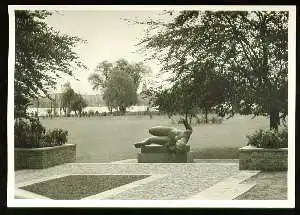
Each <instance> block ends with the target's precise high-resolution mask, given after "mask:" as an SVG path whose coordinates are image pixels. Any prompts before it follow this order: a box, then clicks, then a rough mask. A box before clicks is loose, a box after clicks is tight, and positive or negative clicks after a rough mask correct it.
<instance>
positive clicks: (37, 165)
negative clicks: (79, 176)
mask: <svg viewBox="0 0 300 215" xmlns="http://www.w3.org/2000/svg"><path fill="white" fill-rule="evenodd" d="M14 157H15V159H14V160H15V169H16V170H18V169H44V168H48V167H52V166H55V165H60V164H63V163H72V162H75V161H76V145H75V144H64V145H61V146H54V147H45V148H15V155H14Z"/></svg>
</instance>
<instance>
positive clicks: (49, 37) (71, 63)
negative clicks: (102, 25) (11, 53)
mask: <svg viewBox="0 0 300 215" xmlns="http://www.w3.org/2000/svg"><path fill="white" fill-rule="evenodd" d="M50 15H51V13H50V12H48V11H37V10H36V11H29V10H16V11H15V48H16V52H15V53H16V56H15V80H14V85H15V113H16V114H15V117H16V118H18V117H24V116H26V109H27V107H28V105H29V103H30V99H33V98H37V97H38V96H41V95H42V96H49V94H48V90H49V89H50V88H52V87H53V86H55V85H56V79H57V78H60V77H61V76H62V75H63V74H67V75H70V76H72V75H73V72H72V70H74V69H75V68H85V66H84V65H83V64H82V63H81V62H80V61H79V56H78V55H77V54H76V53H75V52H74V51H73V48H74V47H75V46H76V45H77V44H78V43H80V42H83V40H81V39H80V38H78V37H72V36H68V35H65V34H61V33H60V32H58V31H55V30H54V29H53V28H51V27H49V26H47V24H46V23H45V22H44V20H45V18H46V17H47V16H50Z"/></svg>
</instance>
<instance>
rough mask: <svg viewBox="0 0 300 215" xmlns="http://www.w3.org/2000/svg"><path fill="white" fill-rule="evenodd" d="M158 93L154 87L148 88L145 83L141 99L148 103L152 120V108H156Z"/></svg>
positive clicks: (148, 110)
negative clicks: (156, 95)
mask: <svg viewBox="0 0 300 215" xmlns="http://www.w3.org/2000/svg"><path fill="white" fill-rule="evenodd" d="M155 94H156V91H155V90H154V88H153V87H147V85H146V83H143V88H142V91H141V93H140V95H141V97H142V98H143V99H144V100H146V101H147V112H148V114H149V117H150V119H152V113H151V110H150V108H152V107H153V106H154V102H155Z"/></svg>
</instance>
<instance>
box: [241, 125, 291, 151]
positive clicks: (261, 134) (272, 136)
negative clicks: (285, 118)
mask: <svg viewBox="0 0 300 215" xmlns="http://www.w3.org/2000/svg"><path fill="white" fill-rule="evenodd" d="M247 138H248V143H247V145H251V146H255V147H258V148H287V147H288V130H287V129H283V130H282V131H276V130H274V129H270V130H262V129H260V130H258V131H256V132H255V133H254V134H252V135H247Z"/></svg>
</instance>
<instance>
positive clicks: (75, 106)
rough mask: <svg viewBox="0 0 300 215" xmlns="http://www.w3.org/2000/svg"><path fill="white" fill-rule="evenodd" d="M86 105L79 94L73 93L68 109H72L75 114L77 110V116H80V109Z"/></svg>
mask: <svg viewBox="0 0 300 215" xmlns="http://www.w3.org/2000/svg"><path fill="white" fill-rule="evenodd" d="M86 106H87V103H86V101H85V100H84V99H83V97H82V96H81V95H80V94H78V93H75V95H74V97H73V98H72V101H71V107H70V109H71V110H73V111H74V112H75V113H76V114H77V111H78V114H79V116H81V114H82V110H83V108H85V107H86Z"/></svg>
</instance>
